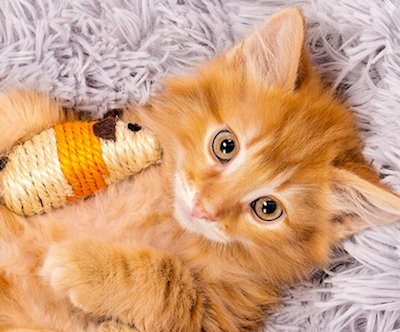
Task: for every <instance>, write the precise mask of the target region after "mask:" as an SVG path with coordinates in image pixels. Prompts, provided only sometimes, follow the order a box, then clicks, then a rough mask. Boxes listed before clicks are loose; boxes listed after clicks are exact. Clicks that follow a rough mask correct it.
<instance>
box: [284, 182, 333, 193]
mask: <svg viewBox="0 0 400 332" xmlns="http://www.w3.org/2000/svg"><path fill="white" fill-rule="evenodd" d="M291 186H296V187H300V188H303V189H305V190H314V191H318V192H321V193H329V190H328V189H327V188H325V187H323V186H321V185H319V184H313V183H304V184H303V183H302V184H296V183H294V184H291ZM306 187H316V188H321V190H319V189H316V188H306Z"/></svg>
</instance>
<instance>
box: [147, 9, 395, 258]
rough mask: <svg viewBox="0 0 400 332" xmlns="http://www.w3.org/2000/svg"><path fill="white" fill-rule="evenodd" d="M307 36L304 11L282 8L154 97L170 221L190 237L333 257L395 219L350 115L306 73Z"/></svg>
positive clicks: (387, 193) (391, 200) (153, 113)
mask: <svg viewBox="0 0 400 332" xmlns="http://www.w3.org/2000/svg"><path fill="white" fill-rule="evenodd" d="M303 39H304V24H303V18H302V16H301V14H300V12H299V11H298V10H296V9H287V10H284V11H281V12H279V13H278V14H276V15H273V16H272V17H271V18H270V19H269V20H268V21H267V22H266V23H265V24H264V26H263V27H261V28H260V29H259V30H257V31H256V32H255V33H254V34H253V35H251V36H249V37H247V38H246V39H245V40H244V41H243V42H242V43H240V44H239V45H237V46H235V47H234V48H233V49H231V50H230V51H228V52H227V53H226V54H224V55H222V56H221V57H219V58H218V59H216V60H214V61H212V62H211V63H207V64H205V65H204V66H203V67H201V68H199V69H198V72H197V75H196V76H188V77H173V78H171V79H169V80H168V81H167V82H166V88H165V91H164V92H163V94H161V95H160V96H159V97H157V98H155V99H154V100H153V101H152V104H151V105H150V108H149V113H150V114H151V117H153V118H154V119H155V121H154V127H155V131H156V132H158V133H159V135H160V138H161V141H162V142H164V150H165V154H164V161H163V163H165V165H166V167H168V168H169V172H170V175H171V177H170V178H169V188H170V189H169V190H170V191H171V194H172V195H173V209H174V216H175V218H176V219H177V221H178V222H179V223H180V225H181V227H182V228H184V229H186V230H188V231H189V232H190V233H193V234H197V235H198V236H199V237H200V238H201V237H203V238H206V239H208V240H210V241H212V242H216V243H222V244H229V243H234V242H240V243H242V244H245V245H249V246H254V247H257V248H263V250H268V249H271V248H277V247H280V246H285V247H286V248H289V250H290V248H292V249H293V250H297V249H299V248H300V247H301V248H302V250H303V251H304V250H305V251H307V250H309V251H310V252H325V253H326V252H328V248H329V247H330V246H331V244H332V243H335V242H336V241H337V240H339V239H341V238H343V237H345V236H348V235H349V234H352V233H354V232H358V231H360V230H362V229H364V228H366V227H369V226H370V225H373V224H379V223H383V222H390V221H393V220H396V219H397V218H398V217H399V215H400V214H399V208H400V200H399V198H398V197H397V196H396V195H394V194H393V193H391V192H390V190H388V189H387V188H385V187H384V186H383V185H381V184H379V178H378V177H377V175H376V174H375V171H374V170H373V169H372V168H371V167H370V166H369V165H368V163H367V162H366V161H365V160H364V159H363V157H362V155H361V151H362V145H361V142H360V140H359V138H358V133H357V127H356V124H355V122H354V119H353V117H352V115H351V113H350V111H349V110H348V109H347V108H346V107H345V106H343V105H342V104H340V102H339V101H337V100H336V99H335V98H334V96H333V95H332V94H331V93H329V92H328V91H327V90H326V89H325V87H324V86H323V84H322V83H321V81H320V79H319V77H318V75H317V74H316V72H315V71H314V70H313V69H312V68H311V67H310V65H309V63H308V53H307V52H306V51H305V49H304V47H303ZM305 248H308V249H305Z"/></svg>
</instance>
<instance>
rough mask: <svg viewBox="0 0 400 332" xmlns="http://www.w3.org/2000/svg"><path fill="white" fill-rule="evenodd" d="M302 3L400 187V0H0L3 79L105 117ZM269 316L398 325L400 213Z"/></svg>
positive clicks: (317, 42)
mask: <svg viewBox="0 0 400 332" xmlns="http://www.w3.org/2000/svg"><path fill="white" fill-rule="evenodd" d="M293 5H294V6H300V7H302V8H303V10H304V13H305V15H306V18H307V23H308V25H309V32H308V37H307V45H308V47H309V49H310V50H311V52H312V60H313V62H314V63H315V64H316V65H318V66H319V68H320V70H321V71H322V73H323V75H324V76H325V78H326V79H327V80H329V81H330V82H331V83H332V89H337V90H338V91H340V92H341V93H343V95H344V96H345V97H346V100H347V103H348V104H349V105H351V106H352V107H353V109H354V110H355V112H356V113H357V115H358V116H359V117H360V122H361V133H362V135H363V137H364V138H365V142H366V147H365V151H364V153H365V156H366V158H368V159H369V160H370V161H371V163H372V164H373V165H374V166H375V167H376V168H377V169H378V170H379V172H380V174H381V175H382V178H383V181H384V182H385V183H387V184H388V185H390V186H391V187H392V188H393V189H394V190H396V191H397V192H398V193H400V1H396V0H347V1H344V0H336V1H331V0H303V1H300V0H285V1H273V0H225V1H223V0H70V1H62V0H1V5H0V90H1V91H6V90H7V89H9V88H10V87H15V86H17V87H20V88H27V87H31V88H34V89H36V90H38V91H43V92H48V93H50V95H52V96H54V97H56V98H57V99H58V100H59V101H60V102H61V103H62V105H64V106H69V107H74V108H76V109H78V110H81V111H84V112H87V113H90V114H91V115H92V116H94V117H101V116H102V115H103V114H104V113H105V111H106V110H108V109H110V108H115V107H122V106H126V105H127V104H128V103H129V104H132V105H135V104H138V103H139V104H143V103H145V102H146V101H147V100H148V98H149V97H150V96H151V95H152V94H154V93H156V91H157V89H158V88H160V79H161V78H163V77H164V76H166V75H169V74H171V73H176V72H189V71H190V67H191V66H192V65H193V64H196V63H198V62H199V61H203V60H205V59H209V58H213V57H215V55H216V54H217V53H218V52H221V51H223V50H226V49H227V48H229V46H231V45H232V44H233V43H235V42H236V41H238V40H240V39H241V38H242V37H243V36H245V35H246V34H247V33H249V31H250V30H251V29H252V28H253V27H254V26H256V25H257V24H259V23H260V22H262V21H264V20H265V19H266V18H267V17H268V16H269V15H270V14H271V13H273V12H275V11H277V10H279V9H281V8H283V7H286V6H293ZM0 128H1V124H0ZM269 316H270V323H269V324H268V326H267V327H266V329H265V331H268V332H274V331H282V332H290V331H315V332H317V331H323V332H341V331H343V332H344V331H357V332H358V331H367V332H389V331H400V223H395V224H392V225H388V226H385V227H380V228H377V229H371V230H369V231H367V232H365V233H363V234H362V235H359V236H355V237H353V238H352V239H350V240H349V241H347V242H346V243H345V244H344V249H342V250H337V252H336V255H335V257H334V259H333V263H332V267H331V269H329V270H327V271H325V272H324V273H321V274H318V275H316V276H315V277H314V278H313V279H312V281H311V282H307V283H302V284H299V285H295V286H294V287H291V288H290V289H288V290H287V292H286V295H285V302H284V304H283V305H282V307H281V308H280V309H279V310H278V311H277V312H275V313H272V314H270V315H269Z"/></svg>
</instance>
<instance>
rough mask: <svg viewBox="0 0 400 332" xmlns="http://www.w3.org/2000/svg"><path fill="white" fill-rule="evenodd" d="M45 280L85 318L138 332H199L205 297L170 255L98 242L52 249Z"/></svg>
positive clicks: (48, 258) (146, 248)
mask: <svg viewBox="0 0 400 332" xmlns="http://www.w3.org/2000/svg"><path fill="white" fill-rule="evenodd" d="M41 273H42V275H43V277H44V278H45V279H46V280H47V281H48V282H49V283H50V285H51V286H52V288H53V290H54V291H55V293H56V294H57V295H59V296H67V297H69V298H70V300H71V301H72V303H73V304H74V305H75V306H77V307H78V308H81V309H82V310H83V311H85V312H90V313H94V314H96V315H98V316H104V317H116V318H118V320H119V321H121V322H124V323H127V324H134V325H135V327H136V328H137V329H138V330H139V331H141V332H142V331H158V332H162V331H168V332H170V331H190V332H194V331H199V330H200V326H201V319H202V315H203V296H202V294H201V291H199V285H198V282H197V280H196V278H195V276H194V275H193V274H192V273H191V271H190V270H189V269H188V268H186V267H185V266H184V265H183V263H182V262H181V261H180V260H179V259H178V258H177V257H176V256H174V255H172V254H170V253H167V252H164V251H160V250H157V249H154V248H151V247H144V246H127V245H116V244H111V243H106V242H101V241H68V242H65V243H62V244H57V245H54V246H53V247H52V248H51V249H50V251H49V254H48V256H47V258H46V260H45V263H44V267H43V269H42V272H41Z"/></svg>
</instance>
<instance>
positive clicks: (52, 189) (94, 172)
mask: <svg viewBox="0 0 400 332" xmlns="http://www.w3.org/2000/svg"><path fill="white" fill-rule="evenodd" d="M160 157H161V148H160V146H159V143H158V141H157V139H156V138H155V136H154V135H153V134H152V133H151V132H150V131H149V130H147V129H143V130H141V127H140V126H139V125H137V124H133V123H128V124H127V123H125V122H123V121H121V120H119V119H118V118H113V117H108V118H105V119H103V120H101V121H97V122H82V121H75V122H66V123H60V124H56V125H55V126H54V127H51V128H49V129H47V130H45V131H43V132H42V133H40V134H38V135H36V136H34V137H33V138H32V139H31V140H28V141H26V142H24V143H23V144H21V145H18V146H17V147H15V149H14V150H13V151H12V152H10V153H9V154H8V155H7V156H6V157H3V158H2V159H1V160H0V170H2V171H1V173H0V183H1V184H2V189H3V190H2V191H3V193H2V196H3V201H4V203H5V205H6V206H7V207H8V208H9V209H10V210H11V211H13V212H15V213H17V214H20V215H25V216H32V215H35V214H41V213H44V212H50V211H51V210H52V209H53V208H58V207H60V206H62V205H63V204H65V203H67V202H74V201H75V200H77V199H79V198H82V197H86V196H88V195H90V194H92V193H94V192H95V191H97V190H100V189H102V188H104V187H106V186H108V185H109V184H111V183H114V182H117V181H120V180H122V179H125V178H126V177H128V176H130V175H132V174H135V173H137V172H139V171H141V170H142V169H144V168H146V167H148V166H149V165H151V164H154V163H157V162H158V161H159V159H160Z"/></svg>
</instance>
